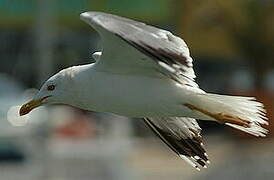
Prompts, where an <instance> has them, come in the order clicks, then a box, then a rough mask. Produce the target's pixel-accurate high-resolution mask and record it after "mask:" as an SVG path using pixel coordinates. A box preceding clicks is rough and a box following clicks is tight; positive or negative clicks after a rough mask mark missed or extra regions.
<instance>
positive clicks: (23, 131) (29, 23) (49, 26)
mask: <svg viewBox="0 0 274 180" xmlns="http://www.w3.org/2000/svg"><path fill="white" fill-rule="evenodd" d="M89 10H96V11H104V12H108V13H114V14H117V15H122V16H126V17H129V18H134V19H137V20H140V21H144V22H146V23H148V24H152V25H155V26H157V27H161V28H164V29H167V30H170V31H172V32H174V34H176V35H178V36H180V37H182V38H183V39H184V40H185V41H186V42H187V44H188V46H189V48H190V50H191V54H192V57H193V58H194V60H195V62H194V69H195V72H196V74H197V76H198V78H197V81H198V83H199V84H200V86H201V88H202V89H204V90H206V91H208V92H215V93H221V94H234V95H248V96H256V97H257V98H258V100H260V101H262V102H263V103H264V104H265V106H266V109H267V111H268V118H269V119H270V120H269V121H270V126H269V127H268V128H269V130H270V134H269V135H268V136H267V137H266V138H254V137H251V136H249V135H245V134H243V133H241V132H238V131H235V130H232V129H230V128H228V127H224V126H222V125H219V124H217V123H213V122H200V125H201V127H203V131H202V134H203V137H204V144H205V145H206V149H207V151H208V154H209V157H210V159H211V164H210V165H209V167H208V168H207V169H203V170H202V171H201V172H197V171H196V170H195V169H193V168H191V167H190V166H188V164H186V163H185V162H184V161H182V160H181V159H180V158H178V157H177V156H176V155H175V154H174V153H173V152H171V150H169V148H167V147H166V146H165V145H164V144H163V143H162V142H161V141H160V140H158V139H157V138H156V137H155V136H154V134H153V133H152V132H150V130H149V129H148V128H147V127H146V126H145V125H144V123H143V122H142V120H140V119H128V118H125V117H120V116H115V115H112V114H107V113H106V114H104V113H96V112H87V111H82V110H79V109H75V108H72V107H67V106H50V107H41V108H38V109H37V110H34V111H33V112H32V113H30V115H28V116H24V117H21V118H19V117H18V109H19V107H20V105H21V104H23V103H24V102H26V101H27V100H29V99H30V98H31V97H32V96H33V95H34V94H35V93H36V92H37V89H39V87H40V86H41V85H42V84H43V82H44V81H45V80H46V79H47V78H48V77H49V76H51V75H53V74H54V73H56V72H58V71H59V70H61V69H63V68H66V67H69V66H72V65H79V64H86V63H90V62H93V61H94V60H93V59H92V57H91V55H92V53H93V52H94V51H96V50H100V49H101V44H100V38H99V36H98V34H97V33H96V32H95V31H94V30H93V29H92V28H91V27H89V26H88V25H87V24H85V23H84V22H82V21H80V20H79V14H80V13H81V12H84V11H89ZM0 57H1V64H0V175H1V179H3V180H19V179H20V180H75V179H77V180H87V179H96V180H128V179H131V180H132V179H136V180H137V179H138V180H165V179H169V180H177V179H178V180H179V179H184V180H188V179H189V180H190V179H192V180H193V179H195V180H207V179H210V180H214V179H216V180H217V179H229V180H230V179H241V180H244V179H249V180H257V179H264V180H272V179H274V141H273V133H272V132H273V130H274V128H273V123H272V122H273V121H274V119H273V112H274V1H273V0H230V1H225V0H210V1H209V0H206V1H205V0H192V1H189V0H149V1H148V0H138V1H136V0H0ZM271 130H272V131H271Z"/></svg>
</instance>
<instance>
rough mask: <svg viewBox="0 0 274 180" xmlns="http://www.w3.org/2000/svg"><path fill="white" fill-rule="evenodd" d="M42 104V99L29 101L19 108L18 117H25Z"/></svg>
mask: <svg viewBox="0 0 274 180" xmlns="http://www.w3.org/2000/svg"><path fill="white" fill-rule="evenodd" d="M42 104H43V99H39V100H31V101H29V102H27V103H26V104H24V105H22V106H21V108H20V111H19V114H20V116H23V115H26V114H28V113H29V112H30V111H32V110H33V109H35V108H37V107H38V106H41V105H42Z"/></svg>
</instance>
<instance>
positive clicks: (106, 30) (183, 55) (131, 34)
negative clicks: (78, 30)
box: [81, 12, 198, 87]
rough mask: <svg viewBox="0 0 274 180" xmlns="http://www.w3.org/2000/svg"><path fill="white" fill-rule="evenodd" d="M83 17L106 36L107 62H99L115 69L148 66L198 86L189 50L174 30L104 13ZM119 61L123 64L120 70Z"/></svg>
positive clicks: (103, 57) (104, 53) (179, 80)
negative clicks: (173, 32) (170, 30)
mask: <svg viewBox="0 0 274 180" xmlns="http://www.w3.org/2000/svg"><path fill="white" fill-rule="evenodd" d="M81 19H83V20H84V21H85V22H87V23H88V24H89V25H91V26H92V27H93V28H94V29H95V30H96V31H98V32H99V34H100V35H101V37H102V39H103V46H104V47H103V54H102V57H101V58H100V61H103V62H100V63H98V64H100V65H102V64H103V65H104V68H106V67H107V64H109V67H111V68H112V71H115V70H117V69H119V70H121V69H122V68H123V67H124V68H125V69H126V68H127V69H131V70H132V67H134V68H135V69H137V68H139V69H140V71H144V69H145V70H148V71H153V73H155V74H161V75H163V76H166V77H168V78H170V79H172V80H175V81H177V82H178V83H180V84H185V85H189V86H192V87H198V85H197V84H196V83H195V81H194V79H195V77H196V76H195V74H194V71H193V64H192V61H193V60H192V58H191V57H190V53H189V49H188V47H187V45H186V43H185V42H184V41H183V40H182V39H181V38H179V37H177V36H175V35H173V34H172V33H171V32H169V31H166V30H162V29H159V28H156V27H153V26H150V25H146V24H144V23H141V22H137V21H135V20H131V19H127V18H124V17H120V16H116V15H112V14H106V13H102V12H85V13H82V14H81ZM130 47H132V48H130ZM141 60H145V61H141ZM109 61H113V62H109ZM129 61H130V62H129ZM115 64H116V66H119V67H118V68H116V69H115ZM132 71H133V70H132Z"/></svg>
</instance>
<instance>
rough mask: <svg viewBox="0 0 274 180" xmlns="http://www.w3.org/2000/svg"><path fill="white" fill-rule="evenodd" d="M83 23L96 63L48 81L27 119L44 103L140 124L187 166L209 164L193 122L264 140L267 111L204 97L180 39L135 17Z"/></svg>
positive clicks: (246, 100)
mask: <svg viewBox="0 0 274 180" xmlns="http://www.w3.org/2000/svg"><path fill="white" fill-rule="evenodd" d="M80 18H81V19H82V20H83V21H85V22H86V23H87V24H89V25H90V26H91V27H92V28H94V29H95V30H96V31H97V32H98V33H99V34H100V36H101V39H102V42H103V50H102V52H95V53H94V54H93V58H94V59H95V60H96V62H95V63H92V64H86V65H80V66H73V67H70V68H67V69H64V70H62V71H60V72H58V73H57V74H55V75H54V76H52V77H50V78H49V79H48V80H47V81H46V82H45V83H44V84H43V86H42V87H41V89H40V90H39V92H38V93H37V95H36V96H35V97H34V98H33V99H32V100H31V101H30V102H28V103H26V104H24V105H23V106H22V107H21V108H20V112H19V113H20V115H21V116H22V115H25V114H28V113H29V112H30V111H31V110H33V109H34V108H36V107H38V106H41V105H43V104H68V105H71V106H74V107H78V108H81V109H85V110H93V111H98V112H110V113H115V114H118V115H122V116H127V117H132V118H142V119H143V120H144V122H145V123H146V124H147V125H148V126H149V127H150V128H151V130H152V131H153V132H154V133H155V134H156V135H157V136H158V137H159V138H160V139H161V140H162V141H163V142H164V143H165V144H166V145H168V146H169V147H170V148H171V149H172V150H173V151H174V152H175V153H176V154H177V155H178V156H179V157H180V158H182V159H184V160H185V161H186V162H187V163H188V164H190V165H191V166H193V167H195V168H196V169H198V170H199V169H200V168H201V167H204V168H206V167H207V164H209V159H208V155H207V154H206V151H205V149H204V146H203V143H202V137H201V128H200V127H199V125H198V123H197V121H196V119H200V120H209V121H215V122H219V123H222V124H225V125H228V126H231V127H233V128H236V129H239V130H241V131H244V132H246V133H249V134H252V135H255V136H262V137H264V136H265V135H266V134H267V132H268V131H267V130H266V129H264V128H263V127H262V126H261V125H267V124H268V122H267V118H266V111H265V109H264V106H263V104H262V103H260V102H258V101H256V99H255V98H253V97H242V96H228V95H218V94H212V93H206V92H205V91H203V90H202V89H200V88H199V86H198V84H197V83H196V82H195V77H196V76H195V74H194V70H193V64H192V61H193V59H192V58H191V56H190V52H189V49H188V47H187V45H186V43H185V42H184V40H182V39H181V38H180V37H177V36H175V35H173V34H172V33H171V32H169V31H166V30H163V29H159V28H156V27H153V26H150V25H147V24H145V23H142V22H138V21H135V20H132V19H128V18H124V17H120V16H116V15H112V14H107V13H103V12H85V13H82V14H81V15H80Z"/></svg>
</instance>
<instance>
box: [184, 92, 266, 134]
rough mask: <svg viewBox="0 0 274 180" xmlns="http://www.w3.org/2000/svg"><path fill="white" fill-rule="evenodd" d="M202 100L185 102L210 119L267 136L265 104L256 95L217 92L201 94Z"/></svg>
mask: <svg viewBox="0 0 274 180" xmlns="http://www.w3.org/2000/svg"><path fill="white" fill-rule="evenodd" d="M199 99H200V102H199V103H196V104H195V105H194V104H185V106H187V107H188V108H190V109H192V110H194V111H198V112H199V113H202V114H203V115H206V116H207V117H209V118H208V119H209V120H215V121H217V122H221V123H224V124H226V125H228V126H230V127H233V128H235V129H238V130H241V131H244V132H246V133H249V134H252V135H254V136H262V137H264V136H266V134H267V133H268V130H267V129H265V128H263V127H262V126H261V125H268V121H267V117H266V110H265V109H264V105H263V104H262V103H260V102H258V101H256V99H255V98H254V97H242V96H227V95H217V94H202V95H199Z"/></svg>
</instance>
